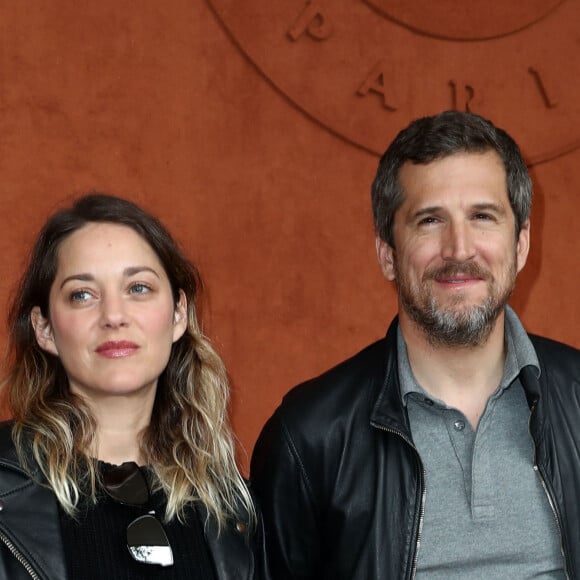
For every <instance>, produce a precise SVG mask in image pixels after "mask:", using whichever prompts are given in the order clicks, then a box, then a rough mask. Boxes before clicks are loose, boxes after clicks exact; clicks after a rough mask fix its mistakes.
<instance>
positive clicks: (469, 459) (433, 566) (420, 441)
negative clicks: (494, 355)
mask: <svg viewBox="0 0 580 580" xmlns="http://www.w3.org/2000/svg"><path fill="white" fill-rule="evenodd" d="M505 320H506V324H505V342H506V347H507V350H506V361H505V368H504V373H503V378H502V380H501V383H500V384H499V386H498V388H497V390H496V391H495V392H494V393H493V394H492V395H491V397H490V398H489V400H488V402H487V405H486V407H485V410H484V412H483V415H482V417H481V419H480V421H479V425H478V427H477V430H476V431H473V429H472V427H471V425H470V423H469V421H467V419H466V417H465V416H464V415H463V413H461V412H460V411H458V410H457V409H455V408H451V407H448V406H447V405H446V404H445V403H444V402H443V401H440V400H437V399H434V398H433V397H431V396H430V395H428V394H427V393H426V391H424V390H423V389H422V388H421V386H420V385H419V384H417V382H416V380H415V378H414V376H413V372H412V370H411V367H410V365H409V359H408V357H407V348H406V346H405V341H404V339H403V336H402V333H401V331H400V329H399V335H398V349H399V350H398V352H399V355H398V357H399V360H398V363H399V378H400V382H401V391H402V396H403V402H404V404H405V405H406V407H407V412H408V415H409V421H410V424H411V432H412V435H413V441H414V443H415V445H416V447H417V449H418V451H419V454H420V456H421V460H422V462H423V466H424V469H425V482H426V495H425V513H424V518H423V525H422V530H421V539H420V548H419V557H418V567H417V578H419V579H421V578H429V579H430V580H431V579H441V580H451V579H453V578H461V579H466V578H467V579H481V580H483V579H485V580H488V579H490V578H502V579H503V578H506V579H508V578H509V579H512V578H517V579H520V578H522V579H523V578H537V579H547V578H565V575H564V571H563V565H564V563H563V557H562V552H561V547H560V536H559V532H558V528H557V524H556V520H555V516H554V513H553V511H552V509H551V507H550V504H549V502H548V498H547V496H546V493H545V491H544V489H543V485H542V483H541V481H540V478H539V477H538V474H537V473H536V471H535V469H534V453H533V445H532V439H531V436H530V433H529V428H528V421H529V416H530V410H529V408H528V405H527V402H526V397H525V394H524V391H523V387H522V385H521V383H520V380H519V373H520V371H521V369H522V368H523V367H525V366H530V365H531V366H533V367H535V369H536V370H537V373H538V375H539V373H540V367H539V363H538V358H537V356H536V353H535V351H534V348H533V346H532V343H531V341H530V339H529V338H528V335H527V333H526V331H525V330H524V328H523V326H522V324H521V322H520V321H519V319H518V318H517V316H516V314H515V313H514V312H513V310H511V309H510V308H509V307H507V308H506V318H505Z"/></svg>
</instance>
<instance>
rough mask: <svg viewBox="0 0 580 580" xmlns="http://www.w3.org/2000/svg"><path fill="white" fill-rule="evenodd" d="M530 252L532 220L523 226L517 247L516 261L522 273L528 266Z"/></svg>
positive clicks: (518, 269)
mask: <svg viewBox="0 0 580 580" xmlns="http://www.w3.org/2000/svg"><path fill="white" fill-rule="evenodd" d="M529 252H530V220H529V219H528V220H526V221H525V222H524V224H523V225H522V229H521V230H520V233H519V234H518V241H517V245H516V261H517V264H516V266H517V271H518V272H521V270H522V269H523V267H524V266H525V265H526V261H527V259H528V254H529Z"/></svg>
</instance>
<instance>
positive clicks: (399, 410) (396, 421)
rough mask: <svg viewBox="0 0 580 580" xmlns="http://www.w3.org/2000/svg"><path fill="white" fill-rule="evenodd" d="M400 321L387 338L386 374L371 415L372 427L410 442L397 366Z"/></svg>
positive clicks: (390, 330)
mask: <svg viewBox="0 0 580 580" xmlns="http://www.w3.org/2000/svg"><path fill="white" fill-rule="evenodd" d="M398 326H399V319H398V317H396V318H395V319H394V320H393V322H391V325H390V326H389V329H388V330H387V335H386V337H385V341H384V342H385V349H384V356H385V374H384V380H383V383H382V386H381V388H380V389H379V392H378V395H377V398H376V402H375V404H374V407H373V410H372V413H371V425H373V426H374V427H377V428H379V429H387V430H393V431H396V432H398V433H399V434H401V435H403V436H404V437H406V438H407V439H409V440H410V441H411V440H412V437H411V430H410V427H409V420H408V417H407V413H406V410H405V407H404V405H403V399H402V397H401V388H400V384H399V369H398V364H397V328H398Z"/></svg>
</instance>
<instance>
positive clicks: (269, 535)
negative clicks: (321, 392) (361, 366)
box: [251, 409, 324, 580]
mask: <svg viewBox="0 0 580 580" xmlns="http://www.w3.org/2000/svg"><path fill="white" fill-rule="evenodd" d="M251 479H252V488H253V490H254V492H255V493H256V494H257V496H258V501H259V504H260V507H261V509H262V514H263V518H264V525H265V531H266V549H267V551H268V560H269V564H270V569H271V573H272V578H275V579H276V580H290V579H292V580H315V579H317V580H320V578H322V577H323V576H324V574H323V573H322V572H321V570H322V565H321V553H322V546H321V533H320V527H321V518H320V513H319V508H318V506H317V505H316V502H315V500H314V493H313V490H312V486H311V484H310V481H309V477H308V474H307V472H306V469H305V466H304V463H303V461H302V460H301V456H300V451H299V449H298V446H297V444H296V441H295V440H293V438H292V436H291V434H290V431H289V429H288V427H287V425H285V423H284V420H283V418H282V412H281V410H280V409H279V410H278V411H277V412H276V413H275V414H274V415H273V416H272V418H271V419H270V420H269V421H268V422H267V423H266V425H265V426H264V429H263V430H262V433H261V434H260V437H259V438H258V441H257V443H256V446H255V448H254V453H253V456H252V462H251Z"/></svg>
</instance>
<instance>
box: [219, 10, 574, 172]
mask: <svg viewBox="0 0 580 580" xmlns="http://www.w3.org/2000/svg"><path fill="white" fill-rule="evenodd" d="M208 2H209V3H210V5H211V6H212V8H213V10H214V12H215V14H216V15H217V16H218V18H219V19H220V20H221V22H222V23H223V25H224V26H225V27H226V28H227V29H228V30H229V32H230V33H231V34H232V36H233V37H234V38H235V39H236V41H237V43H238V46H239V47H240V48H241V49H242V50H243V51H244V52H245V53H246V55H247V56H248V57H249V58H250V59H251V60H252V61H253V62H254V63H255V64H256V65H257V66H258V67H259V68H260V70H261V71H262V72H263V73H264V74H265V75H266V76H267V77H268V78H269V79H270V80H271V81H272V83H274V85H275V86H277V87H278V88H279V90H281V91H282V92H283V93H284V94H285V95H286V96H287V97H288V98H289V99H290V100H291V101H292V102H294V103H295V104H296V105H297V106H298V107H299V108H301V109H302V110H304V111H305V112H306V113H307V114H308V115H309V116H310V117H311V118H312V119H314V120H316V121H318V122H319V123H320V124H321V125H323V126H324V127H326V128H328V129H330V130H331V131H332V132H333V133H334V134H336V135H338V136H340V137H342V138H344V139H345V140H347V141H349V142H351V143H353V144H355V145H357V146H359V147H363V148H364V149H367V150H369V151H372V152H373V153H376V154H381V153H382V151H383V150H384V148H385V146H386V144H387V143H388V142H389V141H390V140H391V139H392V138H393V137H394V135H395V133H396V132H397V131H398V130H399V129H400V127H401V126H403V125H405V124H406V123H407V122H408V121H409V120H410V119H411V118H414V117H417V116H420V115H425V114H431V113H434V112H437V111H440V110H444V109H450V108H454V109H458V110H466V111H473V112H476V113H481V114H482V115H485V116H487V117H490V118H491V119H492V120H494V122H496V123H497V124H498V125H500V126H501V125H505V126H506V127H508V128H509V130H510V132H511V133H513V134H514V136H515V137H516V139H517V140H518V142H520V143H521V144H522V148H523V150H524V152H525V154H526V155H527V158H528V160H529V161H530V162H531V163H538V162H541V161H547V160H549V159H553V158H554V157H557V156H559V155H561V154H564V153H566V152H568V151H571V150H573V149H575V148H577V147H579V146H580V104H579V102H580V99H576V98H575V95H576V93H577V91H576V90H575V87H576V84H577V80H576V77H577V71H578V70H580V51H579V50H578V44H577V37H578V32H577V22H580V3H579V2H575V1H573V0H522V1H521V2H519V3H517V4H516V3H511V2H504V1H503V0H464V1H463V2H462V7H463V8H464V9H463V10H461V11H458V10H456V6H457V5H456V0H440V1H439V2H432V1H430V0H417V1H416V2H408V1H407V0H363V1H355V0H352V1H345V0H309V1H307V0H295V1H294V2H283V3H276V2H275V3H272V2H268V0H245V1H244V2H243V3H241V2H235V1H234V0H208ZM562 55H566V58H565V59H563V58H562Z"/></svg>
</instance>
